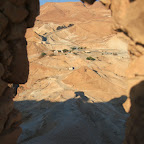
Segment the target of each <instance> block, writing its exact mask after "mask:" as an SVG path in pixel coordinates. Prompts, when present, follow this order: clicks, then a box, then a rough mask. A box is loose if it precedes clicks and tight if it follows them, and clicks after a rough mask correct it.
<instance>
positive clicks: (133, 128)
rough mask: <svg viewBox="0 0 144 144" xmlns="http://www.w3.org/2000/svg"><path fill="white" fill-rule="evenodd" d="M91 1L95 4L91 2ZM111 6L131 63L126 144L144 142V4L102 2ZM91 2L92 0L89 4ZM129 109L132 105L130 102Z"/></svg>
mask: <svg viewBox="0 0 144 144" xmlns="http://www.w3.org/2000/svg"><path fill="white" fill-rule="evenodd" d="M91 2H92V1H91ZM101 2H102V3H103V4H104V5H109V6H110V9H111V11H112V16H113V18H114V19H115V27H114V28H115V30H116V31H118V32H119V33H124V34H125V36H126V37H127V38H128V39H129V49H128V50H129V54H130V57H131V63H130V65H129V67H128V69H127V73H126V74H127V77H128V80H129V89H128V90H129V91H130V99H131V108H130V117H129V119H128V121H127V129H126V138H125V141H124V143H125V144H137V143H140V144H142V143H144V133H143V129H144V125H143V108H144V103H143V98H144V92H143V87H144V85H143V80H144V71H143V67H144V61H143V57H144V39H143V38H144V28H143V25H144V18H143V14H144V1H141V0H121V1H117V0H111V2H110V4H109V1H105V0H101ZM88 3H89V1H88ZM127 104H128V105H127V107H129V106H130V104H129V103H127Z"/></svg>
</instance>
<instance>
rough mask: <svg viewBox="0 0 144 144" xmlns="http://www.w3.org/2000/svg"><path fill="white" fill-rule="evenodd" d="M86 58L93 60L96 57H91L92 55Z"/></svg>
mask: <svg viewBox="0 0 144 144" xmlns="http://www.w3.org/2000/svg"><path fill="white" fill-rule="evenodd" d="M86 59H87V60H91V61H94V60H95V59H94V58H93V57H91V56H90V57H87V58H86Z"/></svg>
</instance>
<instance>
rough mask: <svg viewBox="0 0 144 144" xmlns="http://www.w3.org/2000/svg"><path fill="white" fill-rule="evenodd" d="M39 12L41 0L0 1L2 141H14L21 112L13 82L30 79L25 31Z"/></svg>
mask: <svg viewBox="0 0 144 144" xmlns="http://www.w3.org/2000/svg"><path fill="white" fill-rule="evenodd" d="M38 14H39V0H0V143H1V144H15V143H16V140H17V138H18V136H19V135H20V133H21V129H20V127H19V124H20V121H21V114H20V113H19V112H18V111H17V110H16V109H15V108H14V103H13V97H14V96H15V94H14V88H13V87H12V86H10V85H12V84H22V83H25V82H26V81H27V78H28V74H29V62H28V58H27V50H26V45H27V42H26V39H25V32H26V29H27V28H30V27H33V25H34V22H35V18H36V16H37V15H38Z"/></svg>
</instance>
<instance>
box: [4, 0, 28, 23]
mask: <svg viewBox="0 0 144 144" xmlns="http://www.w3.org/2000/svg"><path fill="white" fill-rule="evenodd" d="M3 11H4V14H5V15H6V16H7V17H8V18H9V19H10V20H11V21H12V22H13V23H20V22H22V21H23V20H24V19H25V18H26V17H27V16H28V11H27V10H26V9H25V8H24V7H23V6H21V7H16V6H15V5H13V4H12V3H10V2H8V1H7V2H6V3H5V4H4V6H3Z"/></svg>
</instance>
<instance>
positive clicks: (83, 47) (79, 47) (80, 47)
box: [78, 47, 86, 49]
mask: <svg viewBox="0 0 144 144" xmlns="http://www.w3.org/2000/svg"><path fill="white" fill-rule="evenodd" d="M78 49H86V47H78Z"/></svg>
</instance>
